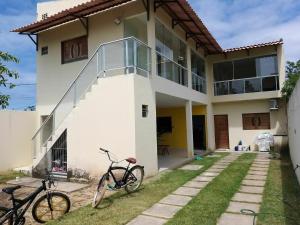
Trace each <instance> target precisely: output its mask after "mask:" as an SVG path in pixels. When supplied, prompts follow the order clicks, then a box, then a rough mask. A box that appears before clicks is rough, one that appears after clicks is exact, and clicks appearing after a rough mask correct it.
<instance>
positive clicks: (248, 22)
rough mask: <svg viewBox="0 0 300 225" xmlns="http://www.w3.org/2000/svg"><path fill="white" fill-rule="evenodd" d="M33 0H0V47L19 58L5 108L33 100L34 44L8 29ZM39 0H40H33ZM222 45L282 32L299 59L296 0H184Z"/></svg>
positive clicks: (289, 52)
mask: <svg viewBox="0 0 300 225" xmlns="http://www.w3.org/2000/svg"><path fill="white" fill-rule="evenodd" d="M37 1H38V0H0V50H1V51H4V52H9V53H11V54H13V55H15V56H17V57H18V58H19V59H20V63H19V64H18V65H15V64H10V65H9V66H10V68H12V69H15V70H17V71H18V72H19V75H20V78H19V79H18V80H16V81H15V83H17V84H20V85H18V86H17V87H16V88H14V89H11V90H7V89H3V88H0V92H1V93H4V94H9V95H11V99H10V106H9V108H10V109H17V110H22V109H24V108H26V107H27V106H32V105H35V99H36V94H35V91H36V86H35V83H36V62H35V54H36V51H35V45H34V44H33V42H31V40H30V39H29V38H28V37H27V36H24V35H18V34H16V33H11V32H9V31H10V30H12V29H13V28H17V27H20V26H23V25H25V24H28V23H31V22H32V21H34V20H35V18H36V3H37ZM39 1H41V0H39ZM189 3H190V4H191V5H192V7H193V8H194V10H195V11H196V13H197V14H198V16H199V17H200V18H201V20H202V21H203V22H204V24H205V25H206V27H207V28H208V30H209V31H210V32H211V33H212V35H213V36H214V37H215V38H216V40H217V41H218V43H219V44H220V45H221V47H222V48H223V49H226V48H232V47H239V46H244V45H250V44H255V43H261V42H269V41H273V40H279V39H280V38H283V40H284V44H285V54H286V60H290V61H295V60H297V59H300V0H189Z"/></svg>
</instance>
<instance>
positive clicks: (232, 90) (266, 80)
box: [214, 75, 279, 96]
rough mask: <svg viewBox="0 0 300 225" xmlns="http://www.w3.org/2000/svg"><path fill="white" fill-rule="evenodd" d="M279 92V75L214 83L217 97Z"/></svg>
mask: <svg viewBox="0 0 300 225" xmlns="http://www.w3.org/2000/svg"><path fill="white" fill-rule="evenodd" d="M277 90H279V76H278V75H271V76H264V77H254V78H245V79H236V80H226V81H218V82H214V93H215V96H220V95H232V94H244V93H253V92H265V91H277Z"/></svg>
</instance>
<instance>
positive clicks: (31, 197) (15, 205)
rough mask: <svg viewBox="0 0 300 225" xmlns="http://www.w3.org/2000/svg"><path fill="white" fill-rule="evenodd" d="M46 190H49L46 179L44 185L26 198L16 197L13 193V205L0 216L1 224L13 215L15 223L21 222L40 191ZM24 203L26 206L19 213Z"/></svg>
mask: <svg viewBox="0 0 300 225" xmlns="http://www.w3.org/2000/svg"><path fill="white" fill-rule="evenodd" d="M46 190H47V188H46V181H45V180H43V181H42V185H41V186H40V187H38V188H37V189H36V190H35V191H34V192H33V193H31V194H30V195H29V196H27V197H26V198H24V199H16V198H15V197H14V194H13V193H12V194H11V200H12V204H13V207H12V208H7V213H6V214H5V215H4V216H2V217H1V218H0V224H2V223H4V222H5V221H7V220H8V219H9V218H10V217H11V216H13V217H14V218H15V220H14V222H13V224H19V223H20V222H21V220H22V219H23V218H24V215H25V213H26V211H27V210H28V208H29V207H30V205H31V204H32V203H33V201H34V199H35V198H36V197H37V196H38V194H39V193H41V192H42V191H46ZM26 204H27V205H26ZM24 205H26V206H25V208H23V209H22V211H21V212H20V213H19V214H18V210H19V209H21V208H22V207H23V206H24Z"/></svg>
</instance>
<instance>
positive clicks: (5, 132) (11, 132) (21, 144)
mask: <svg viewBox="0 0 300 225" xmlns="http://www.w3.org/2000/svg"><path fill="white" fill-rule="evenodd" d="M0 124H1V129H0V137H1V141H0V171H5V170H9V169H13V168H16V167H23V166H29V165H31V163H32V148H31V147H32V143H31V138H32V136H33V134H34V132H35V130H36V128H37V127H36V112H26V111H25V112H24V111H0Z"/></svg>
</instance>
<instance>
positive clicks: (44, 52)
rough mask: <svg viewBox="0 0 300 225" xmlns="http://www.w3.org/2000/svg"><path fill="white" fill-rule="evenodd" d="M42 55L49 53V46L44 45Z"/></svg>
mask: <svg viewBox="0 0 300 225" xmlns="http://www.w3.org/2000/svg"><path fill="white" fill-rule="evenodd" d="M41 55H48V46H45V47H42V50H41Z"/></svg>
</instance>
